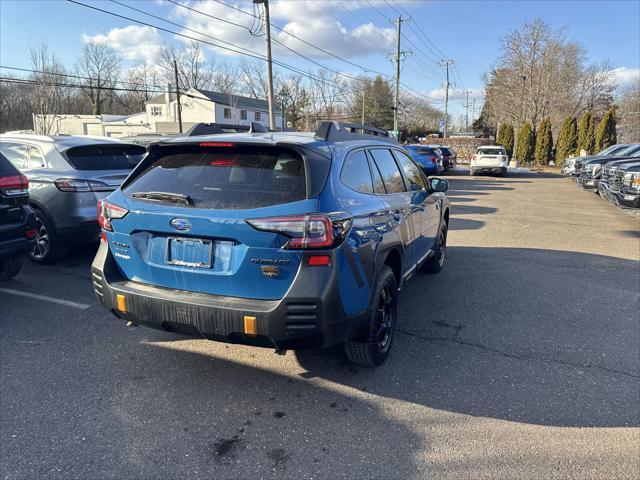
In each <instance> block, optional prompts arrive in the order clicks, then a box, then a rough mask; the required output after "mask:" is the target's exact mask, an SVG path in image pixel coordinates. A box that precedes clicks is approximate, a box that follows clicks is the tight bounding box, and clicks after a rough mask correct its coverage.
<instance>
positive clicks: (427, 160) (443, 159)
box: [404, 144, 457, 175]
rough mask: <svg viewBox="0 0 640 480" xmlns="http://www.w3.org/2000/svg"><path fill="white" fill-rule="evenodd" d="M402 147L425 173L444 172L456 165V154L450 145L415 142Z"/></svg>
mask: <svg viewBox="0 0 640 480" xmlns="http://www.w3.org/2000/svg"><path fill="white" fill-rule="evenodd" d="M404 148H405V149H406V150H407V152H409V155H410V156H411V158H412V159H413V161H414V162H416V163H417V164H418V165H419V166H420V168H421V169H422V171H423V172H424V173H425V175H434V174H438V173H445V172H448V171H449V170H452V169H453V168H455V166H456V160H457V154H456V152H455V150H454V149H453V148H451V147H444V146H442V145H422V144H415V145H405V146H404Z"/></svg>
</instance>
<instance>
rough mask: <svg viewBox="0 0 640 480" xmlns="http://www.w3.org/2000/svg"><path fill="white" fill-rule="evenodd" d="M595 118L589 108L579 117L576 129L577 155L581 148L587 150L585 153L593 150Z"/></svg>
mask: <svg viewBox="0 0 640 480" xmlns="http://www.w3.org/2000/svg"><path fill="white" fill-rule="evenodd" d="M595 124H596V119H595V117H594V115H593V112H592V111H591V110H589V111H587V112H584V113H583V114H582V117H581V118H580V128H579V129H578V151H577V152H576V153H577V154H578V155H579V154H580V151H581V150H584V151H585V152H587V155H589V154H591V153H592V152H593V149H594V148H595V146H596V136H595Z"/></svg>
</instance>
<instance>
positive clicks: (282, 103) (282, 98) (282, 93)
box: [278, 87, 287, 132]
mask: <svg viewBox="0 0 640 480" xmlns="http://www.w3.org/2000/svg"><path fill="white" fill-rule="evenodd" d="M278 96H279V97H280V108H281V110H282V131H283V132H284V128H285V126H286V125H287V123H286V121H285V110H284V109H285V100H286V99H287V92H286V91H285V89H284V87H282V90H280V94H279V95H278Z"/></svg>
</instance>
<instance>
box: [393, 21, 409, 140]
mask: <svg viewBox="0 0 640 480" xmlns="http://www.w3.org/2000/svg"><path fill="white" fill-rule="evenodd" d="M409 20H411V18H402V17H398V18H397V19H396V43H397V45H396V55H395V58H394V61H395V62H396V94H395V98H394V99H393V131H394V132H395V134H396V136H398V137H399V136H400V135H399V132H398V109H399V108H400V61H401V60H402V58H403V57H404V56H405V55H406V54H407V53H411V52H403V51H402V50H400V35H401V33H402V31H401V29H402V22H408V21H409Z"/></svg>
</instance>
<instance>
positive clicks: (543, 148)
mask: <svg viewBox="0 0 640 480" xmlns="http://www.w3.org/2000/svg"><path fill="white" fill-rule="evenodd" d="M552 159H553V134H552V133H551V120H549V119H548V118H545V119H543V120H542V122H540V125H539V126H538V131H537V132H536V151H535V161H536V164H538V165H548V164H549V162H550V161H551V160H552Z"/></svg>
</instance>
